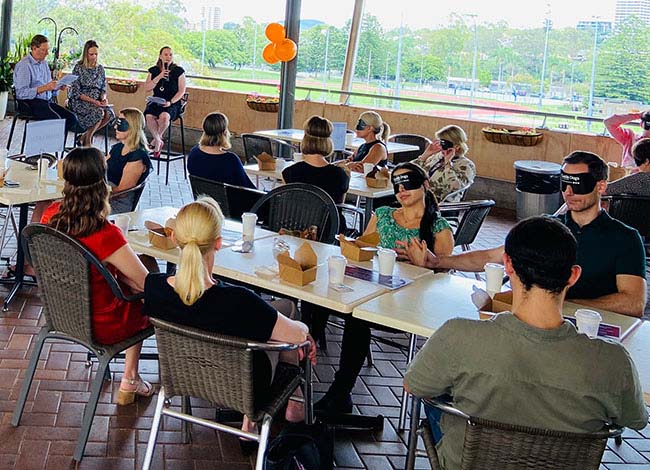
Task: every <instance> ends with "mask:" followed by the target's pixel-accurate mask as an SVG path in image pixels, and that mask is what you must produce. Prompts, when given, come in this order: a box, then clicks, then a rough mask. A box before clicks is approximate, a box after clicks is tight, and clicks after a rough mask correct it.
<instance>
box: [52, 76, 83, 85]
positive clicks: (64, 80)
mask: <svg viewBox="0 0 650 470" xmlns="http://www.w3.org/2000/svg"><path fill="white" fill-rule="evenodd" d="M77 78H79V75H75V74H73V73H71V74H70V75H65V76H63V77H61V78H60V79H59V80H58V81H57V84H58V85H59V86H70V85H72V84H73V83H74V82H76V81H77Z"/></svg>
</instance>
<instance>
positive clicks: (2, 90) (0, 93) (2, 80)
mask: <svg viewBox="0 0 650 470" xmlns="http://www.w3.org/2000/svg"><path fill="white" fill-rule="evenodd" d="M13 83H14V74H13V70H11V66H10V65H9V61H8V60H7V59H6V58H4V59H0V120H2V119H4V118H5V115H6V114H7V100H8V98H9V91H10V90H11V86H12V85H13Z"/></svg>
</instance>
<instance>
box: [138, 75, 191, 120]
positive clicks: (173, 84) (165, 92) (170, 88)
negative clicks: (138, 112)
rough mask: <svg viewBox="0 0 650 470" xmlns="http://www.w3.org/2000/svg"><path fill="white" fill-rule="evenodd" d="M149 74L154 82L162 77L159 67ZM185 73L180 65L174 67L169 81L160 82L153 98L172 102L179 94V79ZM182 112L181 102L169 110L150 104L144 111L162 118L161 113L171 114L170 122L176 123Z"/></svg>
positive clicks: (154, 90) (174, 104)
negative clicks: (158, 77) (159, 76)
mask: <svg viewBox="0 0 650 470" xmlns="http://www.w3.org/2000/svg"><path fill="white" fill-rule="evenodd" d="M148 72H149V73H150V74H151V79H152V80H153V79H154V78H156V77H157V76H158V75H160V73H161V70H160V69H159V68H158V66H157V65H154V66H153V67H151V68H150V69H149V70H148ZM184 73H185V70H183V67H181V66H179V65H174V66H173V67H172V68H171V69H169V80H165V79H163V80H160V81H159V82H158V83H157V84H156V87H155V88H154V89H153V96H155V97H156V98H163V99H165V100H167V101H171V99H172V98H173V97H174V95H175V94H176V93H178V79H179V78H180V76H181V75H183V74H184ZM180 110H181V102H180V100H179V101H177V102H176V103H173V104H172V105H171V106H169V107H168V108H166V107H164V106H160V105H159V104H155V103H149V104H147V107H146V108H145V109H144V114H145V115H146V114H152V115H154V116H160V113H169V119H170V121H175V120H176V119H177V118H178V114H179V113H180Z"/></svg>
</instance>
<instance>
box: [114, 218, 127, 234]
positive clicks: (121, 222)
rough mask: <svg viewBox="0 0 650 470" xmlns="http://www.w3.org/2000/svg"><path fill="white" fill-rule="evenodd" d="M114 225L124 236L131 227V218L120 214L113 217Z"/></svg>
mask: <svg viewBox="0 0 650 470" xmlns="http://www.w3.org/2000/svg"><path fill="white" fill-rule="evenodd" d="M114 220H115V225H117V227H118V228H119V229H120V230H121V231H122V233H123V234H124V235H126V233H127V232H128V231H129V225H131V217H129V216H128V215H124V214H120V215H116V216H115V219H114Z"/></svg>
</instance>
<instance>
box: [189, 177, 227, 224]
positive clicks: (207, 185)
mask: <svg viewBox="0 0 650 470" xmlns="http://www.w3.org/2000/svg"><path fill="white" fill-rule="evenodd" d="M190 186H191V187H192V195H193V196H194V200H196V199H198V198H199V196H209V197H211V198H212V199H214V200H215V201H217V202H218V203H219V206H220V207H221V212H223V215H224V217H227V218H230V207H229V205H228V196H227V195H226V184H225V183H222V182H221V181H214V180H210V179H207V178H201V177H200V176H195V175H192V174H190Z"/></svg>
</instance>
